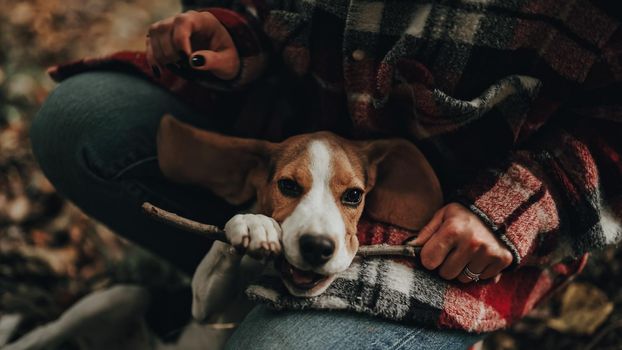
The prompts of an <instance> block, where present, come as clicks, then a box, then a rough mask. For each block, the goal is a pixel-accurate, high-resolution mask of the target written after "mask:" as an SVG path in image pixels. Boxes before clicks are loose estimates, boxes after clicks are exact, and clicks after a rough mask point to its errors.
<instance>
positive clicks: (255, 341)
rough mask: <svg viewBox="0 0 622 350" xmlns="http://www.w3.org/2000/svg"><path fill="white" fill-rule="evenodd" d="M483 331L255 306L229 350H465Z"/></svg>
mask: <svg viewBox="0 0 622 350" xmlns="http://www.w3.org/2000/svg"><path fill="white" fill-rule="evenodd" d="M483 337H484V336H483V335H478V334H471V333H466V332H462V331H454V330H438V329H431V328H421V327H413V326H408V325H403V324H399V323H394V322H390V321H384V320H380V319H377V318H374V317H371V316H368V315H365V314H356V313H349V312H341V311H333V312H329V311H315V310H308V311H303V312H300V311H274V310H271V309H269V308H268V307H266V306H261V305H260V306H257V307H255V308H254V309H253V310H252V311H251V312H250V313H249V314H248V316H247V317H246V319H245V320H244V322H242V324H241V325H240V327H239V328H238V329H237V330H236V331H235V333H233V336H232V337H231V339H229V342H228V343H227V349H232V350H233V349H253V350H268V349H287V350H315V349H318V350H320V349H357V350H362V349H374V350H385V349H403V350H406V349H418V350H454V349H455V350H458V349H459V350H465V349H467V348H468V347H469V346H470V345H472V344H473V343H475V342H477V341H478V340H480V339H482V338H483Z"/></svg>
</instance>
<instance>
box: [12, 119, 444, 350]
mask: <svg viewBox="0 0 622 350" xmlns="http://www.w3.org/2000/svg"><path fill="white" fill-rule="evenodd" d="M157 149H158V162H159V166H160V168H161V170H162V172H163V173H164V175H165V176H166V177H168V178H169V179H171V180H173V181H176V182H179V183H187V184H194V185H198V186H203V187H205V188H207V189H209V190H211V191H212V192H214V193H215V194H216V195H218V196H220V197H222V198H224V199H225V200H227V201H228V202H230V203H232V204H243V203H247V202H248V201H250V200H251V199H253V198H255V199H256V205H255V210H254V213H252V214H238V215H236V216H234V217H233V218H232V219H231V220H229V221H228V222H227V224H226V225H225V232H226V235H227V238H228V241H229V242H230V243H231V245H233V246H234V247H236V248H237V249H234V248H232V247H231V245H228V244H226V243H223V242H218V241H216V242H214V244H213V245H212V247H211V249H210V251H209V252H208V254H207V255H206V256H205V258H204V259H203V261H202V262H201V263H200V264H199V266H198V267H197V270H196V272H195V275H194V277H193V280H192V290H193V303H192V313H193V316H194V318H195V319H197V320H199V321H207V322H212V323H218V324H219V325H220V326H221V327H222V326H223V325H227V324H234V323H235V322H239V321H240V320H242V319H243V318H244V316H245V315H246V313H247V312H248V311H249V310H250V308H251V307H252V305H251V304H250V302H249V301H248V300H247V299H246V298H245V297H244V295H243V294H242V291H243V290H244V289H245V287H246V286H247V284H248V283H249V282H251V280H252V279H253V278H254V277H256V276H257V275H258V274H259V273H262V271H263V269H264V267H265V266H264V265H263V264H262V263H261V262H260V261H258V260H257V259H255V258H258V257H276V259H275V263H276V264H275V265H276V266H275V267H276V270H277V272H278V274H279V275H280V277H281V279H282V280H283V283H284V284H285V286H286V287H287V289H288V290H289V292H290V293H291V294H292V295H295V296H300V297H312V296H316V295H319V294H321V293H322V292H324V291H325V290H326V288H328V286H329V285H330V284H331V282H332V281H333V280H334V279H335V276H336V275H337V274H338V273H340V272H342V271H344V270H346V269H347V268H348V267H349V266H350V263H351V262H352V259H353V258H354V256H355V254H356V251H357V249H358V245H359V243H358V239H357V235H356V233H357V224H358V221H359V219H360V217H361V215H362V214H363V212H365V213H366V215H367V216H369V217H370V218H371V219H373V220H377V221H381V222H386V223H389V224H392V225H396V226H400V227H403V228H406V229H410V230H418V229H420V228H421V227H423V226H424V225H425V224H426V223H427V222H428V220H429V219H430V218H431V217H432V215H433V213H434V212H435V211H436V210H437V209H438V208H440V207H441V205H442V194H441V188H440V184H439V182H438V179H437V177H436V175H435V173H434V171H433V170H432V168H431V167H430V164H428V162H427V160H426V159H425V157H424V156H423V155H422V154H421V152H420V151H419V150H418V149H417V148H416V147H415V146H414V145H413V144H412V143H410V142H408V141H406V140H400V139H390V140H377V141H351V140H346V139H344V138H341V137H339V136H337V135H335V134H332V133H329V132H318V133H312V134H304V135H299V136H294V137H291V138H289V139H287V140H285V141H283V142H281V143H271V142H267V141H262V140H253V139H242V138H237V137H230V136H224V135H220V134H218V133H214V132H210V131H205V130H200V129H197V128H195V127H192V126H190V125H188V124H185V123H182V122H180V121H178V120H177V119H175V118H173V117H171V116H165V117H163V119H162V121H161V123H160V128H159V130H158V137H157ZM238 251H245V252H246V254H239V253H238ZM264 260H265V259H264ZM148 300H149V293H148V291H147V290H146V289H144V288H142V287H138V286H115V287H112V288H110V289H108V290H105V291H102V292H94V293H92V294H90V295H88V296H86V297H85V298H84V299H82V300H81V301H80V302H78V303H76V304H75V305H74V306H73V307H72V308H70V309H69V310H67V311H66V312H65V313H64V314H63V315H62V316H61V317H60V318H59V319H58V320H56V321H54V322H51V323H49V324H48V325H45V326H43V327H40V328H37V329H35V330H33V331H32V332H30V333H28V334H27V335H25V336H23V337H22V338H20V339H18V340H17V341H16V342H14V343H12V344H9V345H7V346H6V347H7V349H11V350H37V349H44V348H54V347H56V346H58V345H60V344H62V343H63V342H64V341H65V340H67V339H77V340H78V341H79V342H80V343H81V344H86V345H85V346H84V348H89V349H90V348H93V349H100V348H101V349H108V348H115V349H171V350H174V349H205V348H206V346H207V348H209V349H220V348H222V347H223V346H224V344H225V342H226V341H227V339H228V337H229V336H230V335H231V333H232V331H233V330H232V329H230V328H214V327H212V326H213V325H212V324H203V325H199V324H197V323H194V322H192V323H190V324H188V325H187V326H186V327H185V328H184V330H183V332H182V335H181V336H180V339H179V341H178V342H177V343H176V344H165V343H162V342H160V341H158V340H157V339H156V341H154V340H153V336H152V334H151V333H150V332H149V331H148V330H147V328H146V326H145V323H144V320H143V314H144V312H145V310H146V307H147V304H148ZM232 322H233V323H232ZM111 325H114V326H115V327H112V326H111Z"/></svg>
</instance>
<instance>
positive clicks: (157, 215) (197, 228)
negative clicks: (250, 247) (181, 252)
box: [142, 202, 421, 258]
mask: <svg viewBox="0 0 622 350" xmlns="http://www.w3.org/2000/svg"><path fill="white" fill-rule="evenodd" d="M142 208H143V211H144V212H145V213H146V214H147V215H149V216H150V217H152V218H154V219H156V220H158V221H160V222H163V223H166V224H169V225H171V226H173V227H177V228H179V229H181V230H184V231H188V232H192V233H196V234H200V235H202V236H206V237H209V238H211V239H214V240H217V241H222V242H227V237H226V235H225V232H224V231H223V230H221V229H220V228H219V227H217V226H214V225H208V224H203V223H200V222H197V221H194V220H190V219H187V218H184V217H182V216H179V215H177V214H174V213H171V212H170V211H166V210H164V209H162V208H158V207H156V206H155V205H153V204H151V203H149V202H145V203H143V205H142ZM227 243H228V242H227ZM420 251H421V247H419V246H410V245H388V244H375V245H366V246H360V247H359V249H358V251H357V252H356V255H358V256H361V257H369V256H401V257H411V258H413V257H416V256H417V255H418V254H419V252H420Z"/></svg>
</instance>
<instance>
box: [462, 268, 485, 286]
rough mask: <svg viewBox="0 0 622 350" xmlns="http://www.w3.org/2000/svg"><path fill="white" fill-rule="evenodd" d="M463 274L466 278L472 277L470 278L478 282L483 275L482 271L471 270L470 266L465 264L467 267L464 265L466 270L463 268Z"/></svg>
mask: <svg viewBox="0 0 622 350" xmlns="http://www.w3.org/2000/svg"><path fill="white" fill-rule="evenodd" d="M462 274H463V275H464V276H465V277H466V278H468V279H470V280H471V281H473V282H477V281H479V276H481V275H482V274H481V273H475V272H473V271H471V270H469V267H468V266H465V267H464V270H462Z"/></svg>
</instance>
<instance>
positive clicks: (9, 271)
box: [0, 0, 622, 349]
mask: <svg viewBox="0 0 622 350" xmlns="http://www.w3.org/2000/svg"><path fill="white" fill-rule="evenodd" d="M178 11H179V4H178V1H175V0H166V1H162V0H160V1H147V0H116V1H101V0H64V1H61V0H26V1H10V0H0V325H1V324H2V319H3V317H4V319H5V320H7V319H8V317H7V315H12V316H11V317H13V316H15V315H18V318H19V319H20V320H21V322H20V326H19V327H18V331H17V332H16V333H15V334H13V336H17V335H19V334H23V333H24V332H26V331H27V330H29V329H31V328H32V327H34V326H35V325H38V324H41V323H44V322H47V321H49V320H51V319H54V318H56V317H57V316H58V315H59V314H60V313H61V312H62V311H63V310H64V309H65V308H67V307H68V306H69V305H71V304H72V303H74V302H75V301H76V300H77V299H78V298H80V297H81V296H83V295H85V294H86V293H88V292H90V291H93V290H95V289H100V288H104V287H107V286H109V285H111V284H112V283H116V282H120V281H133V282H137V283H148V284H154V283H158V281H160V283H164V281H166V282H167V283H168V282H170V281H171V280H175V281H178V277H177V276H176V275H175V273H174V272H171V271H170V269H168V267H167V266H164V265H163V264H162V263H161V262H159V261H157V260H156V259H155V258H153V257H151V256H149V255H148V254H146V253H144V252H142V251H141V250H140V249H138V248H137V247H134V246H132V245H130V244H128V243H127V242H124V241H123V240H120V239H118V238H117V237H115V236H114V235H113V234H112V233H111V232H109V231H108V230H106V229H105V228H104V227H103V226H101V225H99V224H97V223H95V222H93V221H92V220H89V219H88V218H87V217H86V216H84V215H83V214H81V213H80V212H79V210H77V209H76V208H75V207H73V206H71V205H70V204H68V203H66V202H65V201H63V200H62V199H61V197H60V196H59V195H58V194H57V193H56V192H55V190H54V188H53V187H52V186H51V185H50V183H49V182H47V180H46V179H45V177H44V176H43V175H42V173H41V171H40V170H39V169H38V167H37V165H36V163H35V161H34V159H33V157H32V154H31V153H30V148H29V143H28V128H29V124H30V121H31V120H32V118H33V116H34V114H35V113H36V111H37V109H38V108H39V106H40V105H41V103H42V102H43V100H44V99H45V97H46V96H47V94H48V93H49V92H50V90H51V89H52V88H53V87H54V84H53V82H52V81H51V80H50V79H49V78H48V77H47V75H46V74H45V67H47V66H49V65H51V64H54V63H58V62H64V61H68V60H72V59H77V58H80V57H84V56H96V55H98V54H104V53H110V52H113V51H116V50H119V49H142V47H143V41H144V33H145V31H146V28H147V26H148V25H149V24H150V23H152V22H155V21H156V20H158V19H161V18H164V17H166V16H168V15H170V14H174V13H176V12H178ZM620 281H622V252H621V250H620V249H616V248H610V249H608V250H607V251H605V252H602V253H599V254H597V255H596V256H595V257H594V258H593V259H592V260H591V262H590V264H589V266H588V268H587V271H586V272H585V273H584V274H583V275H582V276H581V277H580V278H579V280H578V281H577V282H576V283H574V284H573V285H571V288H568V289H566V290H565V291H563V292H561V293H558V294H557V295H555V296H554V297H553V298H552V299H551V300H550V301H549V302H547V303H545V304H544V305H541V306H540V307H539V308H538V309H537V310H534V312H532V313H531V315H530V316H529V317H527V318H526V319H525V320H523V321H522V322H521V323H519V324H518V325H516V326H515V327H514V328H513V329H512V330H510V331H506V332H498V333H496V334H494V335H492V336H491V337H489V339H487V341H486V344H485V345H486V347H487V348H488V349H530V348H536V349H586V348H587V349H622V290H621V289H620V284H621V282H620ZM0 328H1V327H0ZM2 336H3V335H2V329H0V346H1V344H2Z"/></svg>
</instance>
